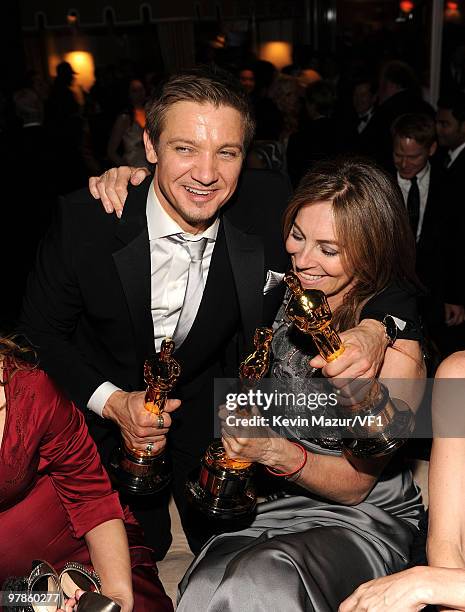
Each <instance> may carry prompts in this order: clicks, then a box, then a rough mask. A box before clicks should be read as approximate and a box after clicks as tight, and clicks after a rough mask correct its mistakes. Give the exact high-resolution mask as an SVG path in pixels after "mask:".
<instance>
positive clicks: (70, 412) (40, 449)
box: [0, 360, 173, 612]
mask: <svg viewBox="0 0 465 612" xmlns="http://www.w3.org/2000/svg"><path fill="white" fill-rule="evenodd" d="M4 368H5V374H4V378H5V380H7V381H8V382H7V384H6V385H5V394H6V420H5V427H4V433H3V439H2V442H1V446H0V548H1V553H2V554H1V555H0V585H1V584H2V583H3V581H4V580H5V578H7V577H8V576H25V575H28V574H29V572H30V570H31V561H32V560H33V559H45V560H47V561H48V562H49V563H51V564H52V565H53V566H54V567H55V568H56V569H57V571H59V570H60V569H61V568H62V567H63V565H64V564H65V563H66V562H67V561H79V562H81V563H83V564H85V565H88V566H90V558H89V553H88V549H87V546H86V544H85V541H84V539H83V536H84V534H85V533H87V532H88V531H90V530H91V529H93V528H94V527H96V526H98V525H100V524H102V523H103V522H105V521H108V520H111V519H123V520H124V522H125V526H126V531H127V534H128V541H129V547H130V553H131V564H132V571H133V586H134V596H135V607H134V611H135V612H149V611H150V612H156V611H163V612H165V611H166V612H168V611H171V610H172V609H173V607H172V603H171V600H170V599H169V598H168V597H167V595H166V594H165V592H164V590H163V587H162V586H161V583H160V581H159V579H158V573H157V568H156V564H155V562H154V560H153V558H152V551H151V550H150V549H149V548H147V547H145V546H144V545H143V536H142V531H141V529H140V527H139V525H138V524H137V522H136V521H135V519H134V517H133V516H132V514H131V513H130V512H129V511H128V510H125V511H123V510H122V508H121V505H120V502H119V498H118V495H117V493H115V492H114V491H113V490H112V488H111V484H110V481H109V479H108V475H107V473H106V471H105V470H104V468H103V467H102V464H101V462H100V458H99V455H98V452H97V448H96V446H95V444H94V442H93V440H92V439H91V437H90V436H89V434H88V432H87V427H86V425H85V422H84V418H83V416H82V414H81V412H80V411H79V410H77V409H76V408H75V407H74V405H73V404H72V403H71V402H69V401H68V400H66V399H65V398H64V397H63V395H62V394H61V393H60V392H59V391H58V389H57V388H56V387H55V385H54V383H53V382H52V381H51V380H50V378H48V376H47V375H46V374H44V372H42V371H41V370H22V371H17V372H16V373H15V374H14V375H13V376H12V377H11V376H10V371H9V370H10V368H9V366H8V360H6V362H5V364H4Z"/></svg>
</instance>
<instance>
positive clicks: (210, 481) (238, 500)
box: [186, 460, 257, 520]
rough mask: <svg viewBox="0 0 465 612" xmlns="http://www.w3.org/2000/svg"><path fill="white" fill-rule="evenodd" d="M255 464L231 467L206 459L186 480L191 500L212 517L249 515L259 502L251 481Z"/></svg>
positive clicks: (230, 517)
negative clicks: (209, 463) (244, 466)
mask: <svg viewBox="0 0 465 612" xmlns="http://www.w3.org/2000/svg"><path fill="white" fill-rule="evenodd" d="M252 474H253V466H250V467H249V468H245V469H242V470H235V471H232V470H230V469H225V468H223V467H221V466H219V465H208V464H207V463H206V462H205V461H204V460H202V464H201V466H200V468H197V469H196V470H195V473H193V474H192V475H191V477H190V479H189V480H188V482H187V484H186V492H187V496H188V498H189V500H190V501H191V502H193V503H194V504H195V506H196V507H197V508H198V509H199V510H200V511H201V512H202V513H203V514H206V515H207V516H209V517H210V518H218V519H223V520H228V519H238V518H243V517H246V516H247V515H249V514H251V513H252V512H253V511H254V510H255V506H256V504H257V499H256V494H255V490H254V487H253V484H252Z"/></svg>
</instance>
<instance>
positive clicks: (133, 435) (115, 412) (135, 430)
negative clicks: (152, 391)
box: [103, 391, 181, 454]
mask: <svg viewBox="0 0 465 612" xmlns="http://www.w3.org/2000/svg"><path fill="white" fill-rule="evenodd" d="M144 400H145V391H133V392H132V393H127V392H126V391H115V392H114V393H112V394H111V395H110V397H109V398H108V400H107V402H106V404H105V406H104V408H103V417H104V418H106V419H110V420H111V421H114V422H115V423H116V424H117V425H118V426H119V428H120V429H121V435H122V436H123V440H124V442H125V444H126V446H127V447H128V448H135V449H137V450H145V449H146V447H147V444H148V443H149V442H153V454H157V453H159V452H161V451H162V450H163V448H164V447H165V444H166V434H167V433H168V431H169V428H170V425H171V416H170V414H169V413H170V412H173V411H174V410H176V409H177V408H179V406H180V405H181V402H180V401H179V400H175V399H170V400H168V401H167V402H166V406H165V410H164V412H163V421H164V427H163V429H159V428H158V427H157V417H156V415H154V414H152V413H150V412H148V411H147V410H146V409H145V404H144Z"/></svg>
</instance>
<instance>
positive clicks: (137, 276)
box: [113, 179, 154, 362]
mask: <svg viewBox="0 0 465 612" xmlns="http://www.w3.org/2000/svg"><path fill="white" fill-rule="evenodd" d="M150 185H151V180H149V179H146V181H145V182H144V184H143V185H141V187H140V188H138V189H132V190H130V192H129V194H128V198H127V201H126V205H125V208H124V214H123V217H122V219H121V221H120V223H119V226H118V229H117V231H116V234H115V238H116V242H117V248H116V249H115V251H114V252H113V259H114V262H115V265H116V269H117V271H118V275H119V278H120V280H121V285H122V287H123V291H124V294H125V297H126V302H127V306H128V310H129V314H130V318H131V321H132V325H133V330H134V336H135V341H136V351H137V357H138V361H139V362H143V361H144V359H146V358H147V357H148V356H149V355H151V354H152V353H153V352H154V334H153V322H152V316H151V308H150V306H151V305H150V282H151V280H150V279H151V272H150V243H149V235H148V229H147V219H146V202H147V193H148V189H149V188H150Z"/></svg>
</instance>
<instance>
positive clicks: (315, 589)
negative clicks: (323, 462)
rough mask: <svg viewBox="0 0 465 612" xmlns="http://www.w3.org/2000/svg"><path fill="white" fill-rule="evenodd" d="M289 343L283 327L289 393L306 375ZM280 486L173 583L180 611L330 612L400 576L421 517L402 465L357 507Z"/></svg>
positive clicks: (393, 466)
mask: <svg viewBox="0 0 465 612" xmlns="http://www.w3.org/2000/svg"><path fill="white" fill-rule="evenodd" d="M278 321H279V319H278ZM292 335H293V334H292V333H290V330H289V329H288V327H287V325H286V324H285V323H284V322H283V321H282V320H281V321H279V324H278V326H277V329H276V331H275V336H274V340H273V352H274V362H273V370H272V374H273V376H274V377H275V378H277V379H280V380H281V381H283V380H285V379H289V378H292V379H293V384H294V387H293V388H294V389H295V382H296V379H299V378H301V379H302V380H303V378H304V377H306V376H308V375H309V371H308V367H307V363H308V352H307V351H306V350H305V352H304V351H301V350H300V349H299V348H297V346H296V344H295V343H294V342H293V339H292ZM294 336H295V331H294ZM310 374H311V373H310ZM299 441H300V442H301V443H302V444H303V445H304V446H306V448H308V450H310V451H311V452H312V453H322V454H329V455H336V456H337V455H340V454H341V450H340V443H338V441H337V440H336V441H334V439H329V440H327V441H324V440H323V441H321V440H319V441H309V440H302V439H300V440H299ZM278 480H279V479H278V478H276V481H278ZM278 484H279V485H280V486H281V485H282V483H281V482H279V483H278ZM284 486H285V487H287V488H285V489H284V490H283V491H281V492H280V493H279V494H277V495H274V496H273V499H270V501H265V502H262V503H259V504H258V506H257V514H256V516H255V518H254V520H253V523H252V524H251V525H250V526H249V527H247V528H245V529H242V530H241V531H235V532H229V533H224V534H221V535H218V536H214V537H213V538H211V539H210V540H209V541H208V542H207V543H206V545H205V546H204V548H203V549H202V551H201V552H200V554H199V555H198V557H197V558H196V559H195V560H194V561H193V563H192V565H191V566H190V567H189V569H188V570H187V572H186V574H185V576H184V578H183V579H182V581H181V583H180V585H179V600H178V608H177V610H178V612H193V611H195V612H275V611H276V612H300V611H302V612H313V611H315V612H330V611H331V612H332V611H336V610H337V609H338V607H339V604H340V603H341V601H343V600H344V599H345V598H346V597H347V596H348V595H350V594H351V593H352V592H353V591H354V590H355V589H356V588H357V587H358V586H359V585H360V584H361V583H363V582H365V581H367V580H371V579H373V578H376V577H379V576H384V575H386V574H390V573H393V572H397V571H400V570H402V569H404V567H405V565H406V564H407V562H408V560H409V549H410V545H411V543H412V540H413V537H414V535H415V534H416V533H417V528H418V522H419V520H420V518H421V517H422V515H423V512H424V509H423V505H422V503H421V494H420V491H419V489H418V487H417V486H416V485H415V483H414V481H413V478H412V474H411V472H410V471H409V470H407V469H405V468H404V467H403V465H402V464H401V462H398V461H396V460H395V459H394V460H392V461H391V462H390V463H389V464H388V466H387V467H386V468H385V470H384V471H383V473H382V474H381V476H380V478H379V480H378V482H377V483H376V485H375V486H374V488H373V490H372V491H371V493H370V494H369V495H368V497H367V498H366V499H365V501H363V502H362V503H360V504H358V505H356V506H344V505H340V504H337V503H333V502H331V501H328V500H325V499H322V498H318V497H316V496H314V495H313V494H312V493H310V492H309V491H307V490H306V489H304V488H302V487H299V486H297V485H292V484H284Z"/></svg>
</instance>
